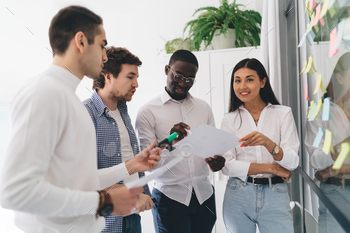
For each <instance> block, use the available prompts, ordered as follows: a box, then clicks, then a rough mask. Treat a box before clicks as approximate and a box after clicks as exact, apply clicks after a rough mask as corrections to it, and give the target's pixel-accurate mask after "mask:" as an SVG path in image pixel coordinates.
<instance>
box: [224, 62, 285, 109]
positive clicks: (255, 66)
mask: <svg viewBox="0 0 350 233" xmlns="http://www.w3.org/2000/svg"><path fill="white" fill-rule="evenodd" d="M244 67H246V68H249V69H251V70H255V71H256V73H258V75H259V79H260V80H263V79H264V78H265V77H266V83H265V86H264V87H263V88H261V89H260V97H261V99H262V100H263V101H264V102H265V103H271V104H273V105H279V104H280V103H279V102H278V100H277V98H276V96H275V94H274V93H273V91H272V88H271V85H270V81H269V77H268V75H267V72H266V70H265V68H264V66H263V64H261V62H260V61H259V60H257V59H255V58H251V59H250V58H246V59H244V60H242V61H240V62H238V63H237V65H236V66H235V68H234V69H233V71H232V75H231V86H230V103H229V110H228V111H229V112H234V111H236V110H237V109H238V108H239V106H241V105H242V104H243V102H242V101H241V100H240V99H239V98H238V97H237V96H236V94H235V91H234V89H233V84H234V83H233V82H234V79H235V77H234V75H235V73H236V71H237V70H239V69H241V68H244Z"/></svg>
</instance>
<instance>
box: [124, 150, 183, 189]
mask: <svg viewBox="0 0 350 233" xmlns="http://www.w3.org/2000/svg"><path fill="white" fill-rule="evenodd" d="M182 159H183V157H181V156H180V157H177V158H174V159H172V160H170V161H169V162H168V163H166V164H165V165H163V166H162V167H160V168H158V169H156V170H154V171H153V172H152V173H150V174H149V175H145V176H143V177H141V178H140V179H137V180H134V181H131V182H129V183H127V184H125V186H126V187H127V188H128V189H131V188H136V187H142V186H145V185H146V184H147V183H148V182H150V181H151V180H153V179H154V178H156V177H158V176H160V175H161V174H163V173H164V172H166V171H168V170H169V169H170V168H171V167H172V166H174V165H175V164H177V163H178V162H180V161H181V160H182Z"/></svg>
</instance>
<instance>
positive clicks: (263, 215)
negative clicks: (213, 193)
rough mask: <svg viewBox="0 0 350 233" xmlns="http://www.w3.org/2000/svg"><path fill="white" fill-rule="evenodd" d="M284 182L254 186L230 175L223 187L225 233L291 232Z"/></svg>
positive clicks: (291, 223)
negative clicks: (224, 187)
mask: <svg viewBox="0 0 350 233" xmlns="http://www.w3.org/2000/svg"><path fill="white" fill-rule="evenodd" d="M289 202H290V200H289V195H288V187H287V185H286V184H285V183H279V184H274V185H272V186H271V188H270V186H269V185H268V184H267V185H253V184H252V183H249V182H246V183H245V182H244V181H242V180H241V179H239V178H234V177H231V178H230V179H229V180H228V182H227V186H226V191H225V196H224V203H223V217H224V223H225V227H226V232H227V233H242V232H244V233H255V232H256V224H257V225H258V227H259V230H260V233H281V232H283V233H293V232H294V231H293V219H292V215H291V209H290V205H289Z"/></svg>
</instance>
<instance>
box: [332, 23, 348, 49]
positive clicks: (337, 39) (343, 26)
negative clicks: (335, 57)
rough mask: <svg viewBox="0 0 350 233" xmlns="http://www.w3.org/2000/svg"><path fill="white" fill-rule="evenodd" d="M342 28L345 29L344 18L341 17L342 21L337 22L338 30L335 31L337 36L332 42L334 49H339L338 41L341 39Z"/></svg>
mask: <svg viewBox="0 0 350 233" xmlns="http://www.w3.org/2000/svg"><path fill="white" fill-rule="evenodd" d="M344 29H345V19H343V20H342V21H340V23H338V32H337V38H336V40H335V42H334V48H333V49H334V50H337V49H339V46H340V43H341V41H342V39H343V34H344Z"/></svg>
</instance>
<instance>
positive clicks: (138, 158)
mask: <svg viewBox="0 0 350 233" xmlns="http://www.w3.org/2000/svg"><path fill="white" fill-rule="evenodd" d="M155 145H156V140H153V142H152V144H151V145H149V146H148V147H147V148H145V149H144V150H143V151H141V152H140V153H138V154H137V155H135V157H133V158H132V159H130V160H128V161H126V162H125V166H126V169H127V170H128V172H129V174H130V175H132V174H134V173H136V172H144V171H148V170H151V169H153V168H155V167H156V166H157V165H158V161H159V160H160V159H161V157H160V154H161V153H162V149H161V148H155V149H154V146H155Z"/></svg>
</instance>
